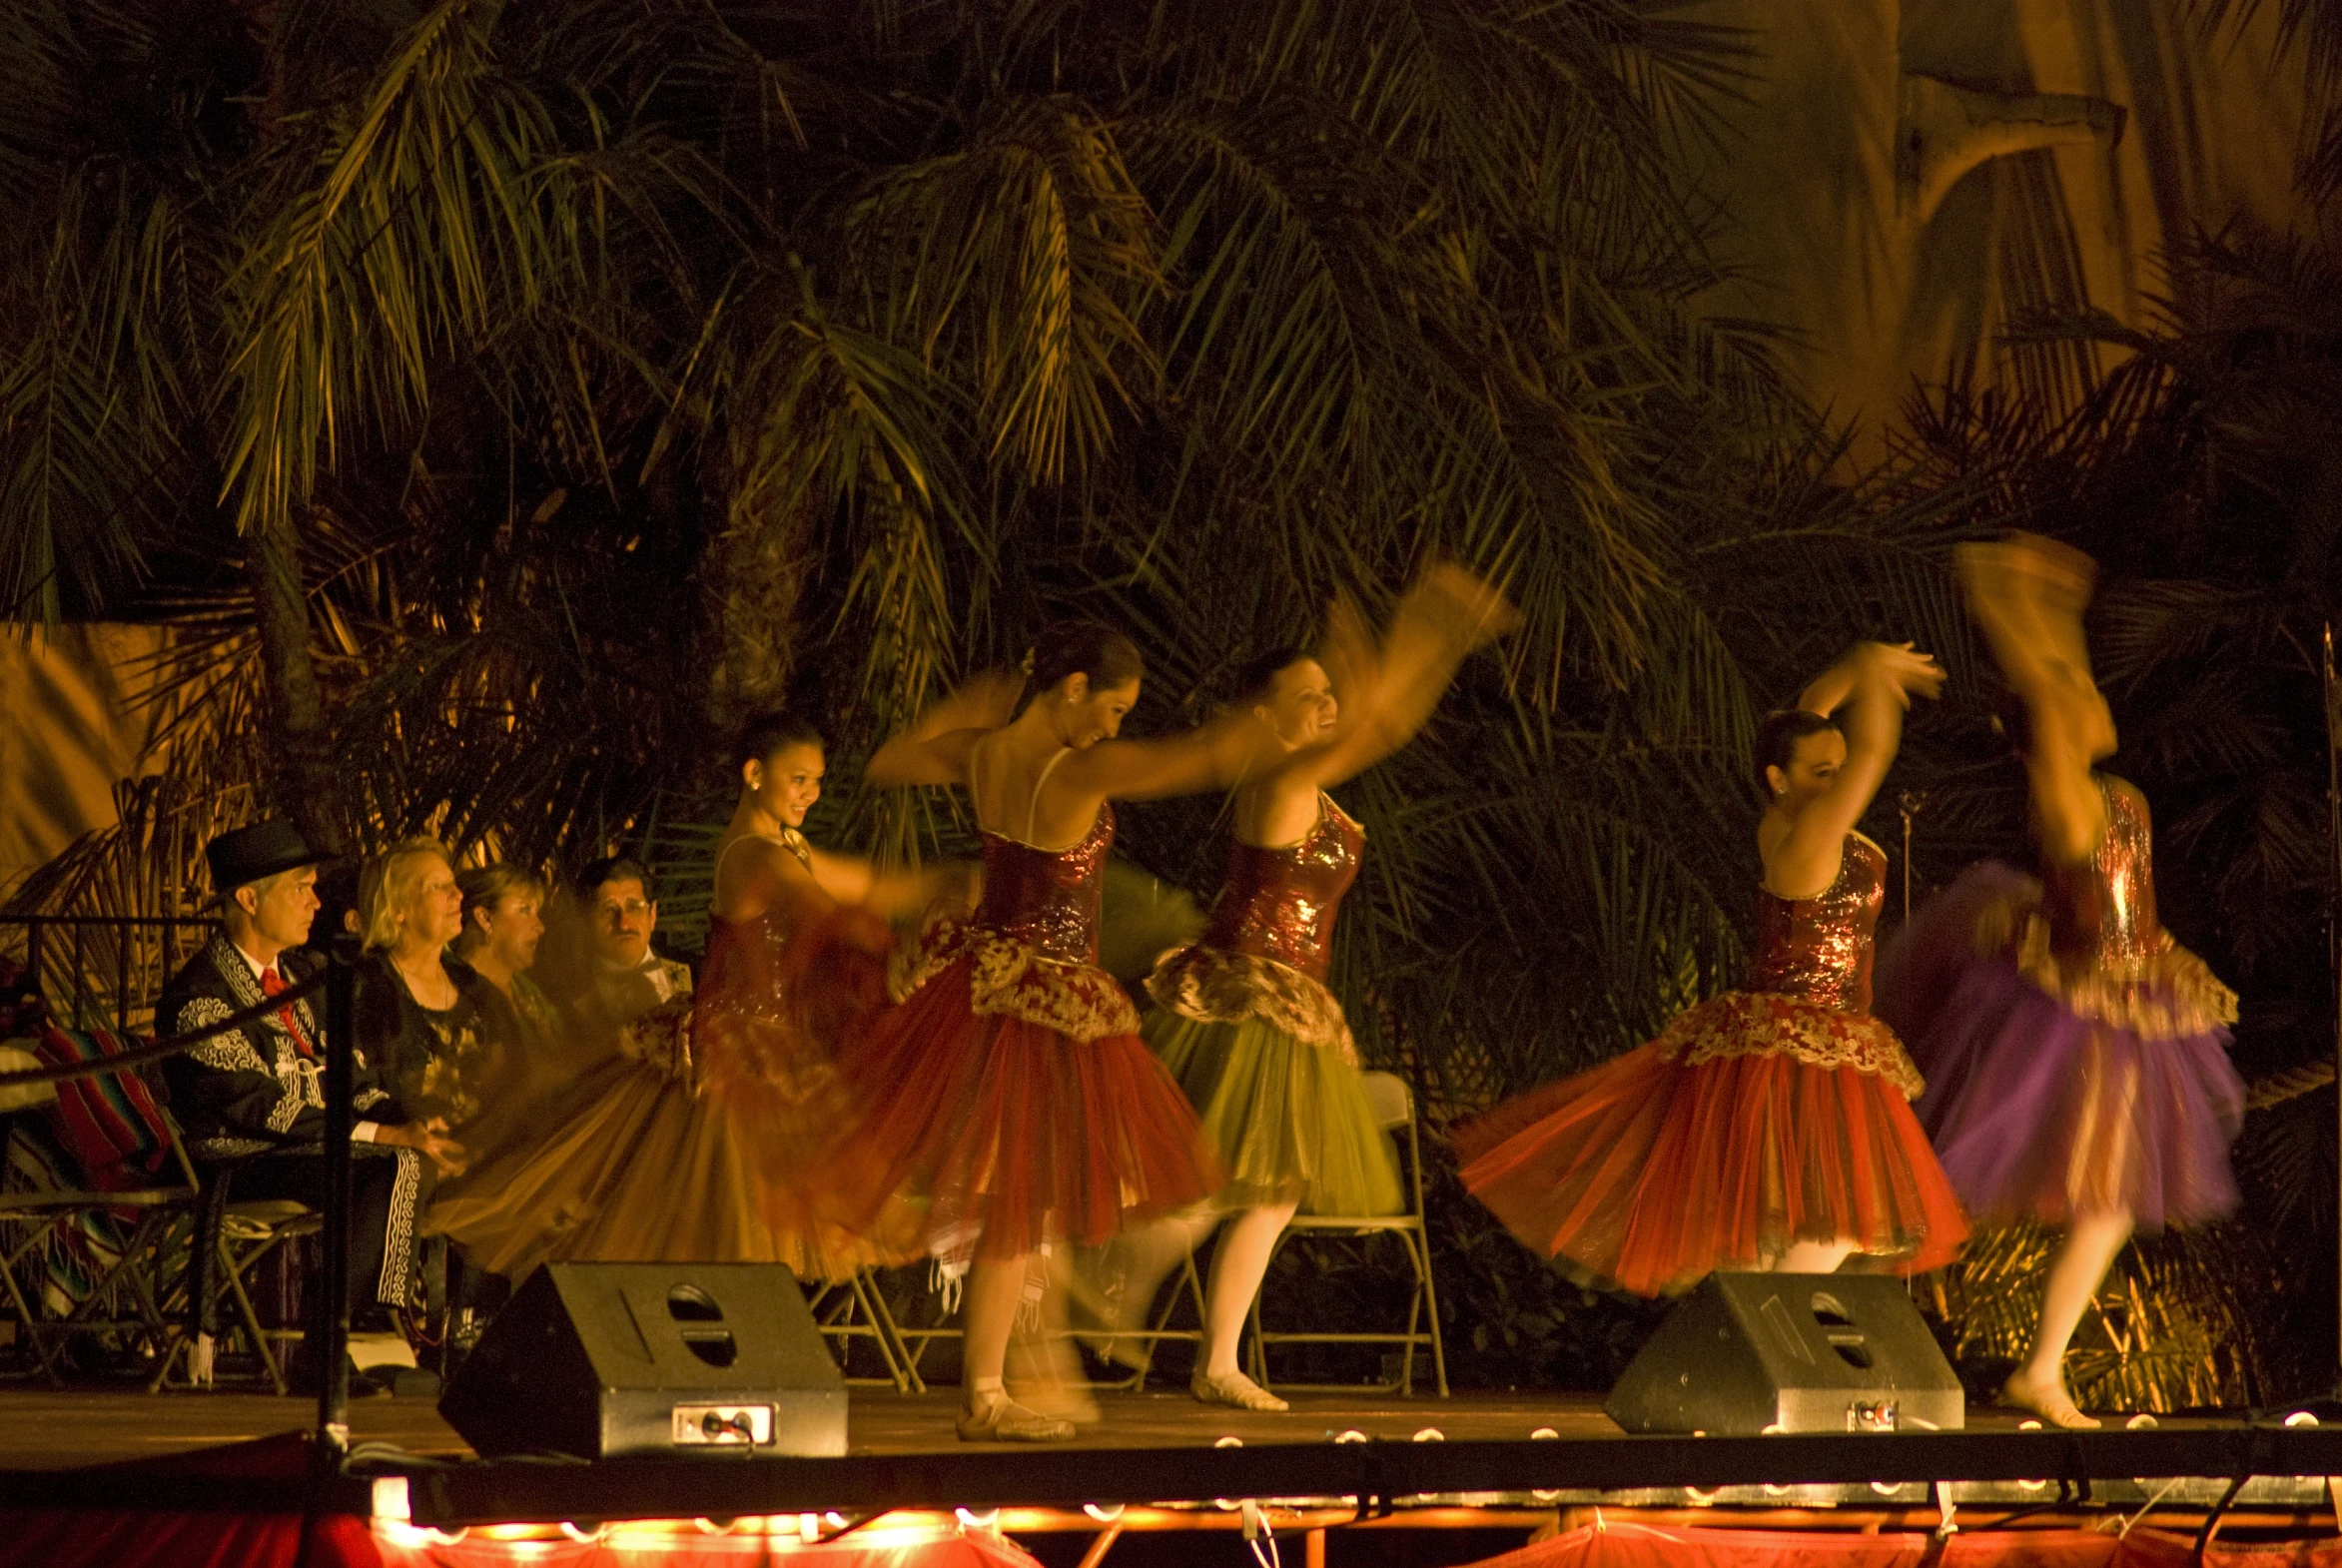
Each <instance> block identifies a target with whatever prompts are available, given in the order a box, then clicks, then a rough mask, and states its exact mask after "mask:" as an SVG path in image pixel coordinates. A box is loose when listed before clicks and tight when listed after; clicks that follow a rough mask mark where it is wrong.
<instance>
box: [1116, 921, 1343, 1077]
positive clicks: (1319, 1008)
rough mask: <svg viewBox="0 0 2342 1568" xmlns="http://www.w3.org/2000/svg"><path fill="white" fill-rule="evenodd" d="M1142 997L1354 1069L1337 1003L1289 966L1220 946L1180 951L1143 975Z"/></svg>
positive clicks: (1200, 1020) (1205, 1021) (1182, 1014)
mask: <svg viewBox="0 0 2342 1568" xmlns="http://www.w3.org/2000/svg"><path fill="white" fill-rule="evenodd" d="M1147 994H1148V995H1149V996H1151V997H1153V998H1154V999H1155V1002H1156V1005H1157V1006H1158V1007H1161V1008H1162V1009H1164V1010H1165V1011H1166V1012H1170V1013H1176V1014H1177V1015H1179V1017H1181V1018H1189V1019H1193V1020H1194V1021H1195V1022H1196V1023H1198V1024H1246V1023H1251V1022H1253V1021H1255V1020H1257V1021H1258V1022H1260V1023H1263V1024H1266V1025H1268V1026H1269V1027H1270V1028H1272V1029H1276V1030H1279V1031H1281V1032H1283V1033H1284V1034H1287V1035H1290V1036H1291V1037H1292V1038H1293V1039H1294V1040H1296V1041H1298V1042H1300V1043H1301V1044H1302V1045H1304V1046H1315V1047H1319V1048H1322V1049H1324V1050H1328V1051H1331V1052H1333V1053H1334V1054H1335V1055H1337V1056H1339V1057H1340V1058H1341V1059H1342V1061H1344V1062H1346V1063H1348V1064H1349V1065H1350V1066H1351V1067H1356V1066H1357V1065H1358V1047H1357V1043H1356V1042H1355V1041H1354V1040H1352V1039H1351V1038H1350V1024H1349V1020H1348V1019H1346V1018H1344V1017H1343V1016H1342V1010H1341V1004H1340V1003H1339V1002H1336V1001H1335V1000H1334V997H1333V993H1332V992H1330V991H1328V990H1326V989H1325V987H1324V986H1323V985H1321V984H1320V983H1319V982H1317V981H1315V980H1313V979H1311V978H1310V977H1309V976H1307V975H1304V974H1302V973H1301V972H1300V971H1299V970H1297V969H1295V968H1293V967H1292V965H1290V964H1283V963H1279V962H1278V961H1276V960H1275V959H1272V958H1262V957H1260V956H1259V955H1258V954H1254V953H1230V952H1228V951H1226V950H1225V949H1223V948H1212V947H1201V946H1197V947H1189V948H1180V949H1179V950H1178V951H1176V952H1174V953H1166V954H1165V955H1164V956H1163V957H1162V959H1160V960H1159V961H1158V962H1157V963H1156V966H1155V973H1153V974H1152V975H1149V976H1148V977H1147Z"/></svg>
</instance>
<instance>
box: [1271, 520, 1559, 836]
mask: <svg viewBox="0 0 2342 1568" xmlns="http://www.w3.org/2000/svg"><path fill="white" fill-rule="evenodd" d="M1519 619H1520V617H1519V615H1518V614H1517V613H1516V612H1515V611H1514V609H1513V607H1512V606H1511V605H1510V604H1509V603H1507V602H1506V601H1505V597H1504V594H1503V593H1502V592H1501V591H1500V590H1499V589H1497V588H1496V587H1495V585H1493V584H1492V583H1489V582H1487V581H1485V580H1483V579H1481V578H1479V577H1475V576H1473V575H1472V574H1471V573H1470V572H1467V571H1465V570H1463V569H1462V568H1461V567H1457V566H1448V565H1441V566H1436V567H1434V568H1432V569H1431V570H1430V571H1429V572H1427V573H1425V574H1424V577H1423V579H1422V581H1420V582H1418V583H1416V584H1415V586H1414V587H1413V588H1412V589H1410V590H1409V591H1408V593H1407V595H1406V597H1405V598H1403V599H1401V600H1400V601H1399V605H1398V609H1397V610H1396V612H1395V613H1393V615H1392V617H1391V622H1390V627H1389V629H1388V630H1387V631H1386V632H1385V633H1384V635H1383V639H1382V645H1381V646H1380V647H1379V648H1373V647H1370V646H1369V645H1368V644H1367V640H1366V637H1365V634H1364V628H1363V626H1362V625H1360V624H1359V622H1358V618H1357V611H1356V609H1355V608H1354V607H1353V606H1351V605H1350V604H1349V603H1348V602H1347V601H1342V602H1338V603H1337V604H1336V605H1335V606H1334V608H1333V611H1332V612H1331V614H1330V615H1329V616H1328V619H1327V638H1326V656H1325V659H1324V663H1325V664H1326V666H1327V668H1328V670H1329V671H1330V672H1331V673H1332V674H1333V678H1334V691H1335V693H1336V695H1337V696H1338V697H1339V698H1340V702H1341V708H1340V713H1341V717H1340V719H1339V720H1338V721H1337V723H1336V725H1335V728H1334V733H1333V735H1332V736H1331V737H1330V738H1329V739H1327V740H1324V741H1321V742H1319V743H1318V744H1316V745H1312V746H1304V747H1302V748H1301V749H1299V750H1297V751H1295V752H1293V753H1292V754H1291V755H1290V756H1289V757H1287V758H1285V759H1284V760H1283V761H1281V762H1279V763H1276V764H1274V772H1275V773H1277V774H1278V775H1281V776H1282V777H1284V778H1288V779H1290V780H1291V781H1292V782H1294V783H1295V784H1300V785H1305V786H1307V787H1309V788H1311V789H1323V788H1326V787H1328V786H1331V785H1334V784H1338V783H1340V782H1341V781H1342V780H1344V779H1347V778H1350V777H1352V776H1354V775H1356V774H1358V773H1360V772H1363V771H1364V770H1365V769H1367V768H1369V767H1371V766H1373V765H1374V764H1375V763H1377V762H1379V761H1381V760H1382V759H1383V758H1384V757H1387V756H1389V755H1390V754H1391V753H1392V752H1394V751H1396V750H1397V749H1398V748H1399V747H1401V746H1403V745H1405V744H1406V743H1407V742H1408V741H1409V740H1411V739H1413V738H1414V735H1415V732H1416V731H1417V730H1419V729H1421V728H1422V727H1423V725H1424V722H1425V721H1426V720H1428V719H1429V718H1430V717H1431V711H1432V709H1434V708H1436V707H1437V706H1438V705H1439V699H1440V696H1441V695H1442V694H1443V693H1444V692H1445V691H1446V690H1447V688H1448V685H1449V683H1450V682H1452V681H1453V680H1454V679H1455V672H1456V670H1457V668H1458V667H1459V666H1460V665H1461V664H1462V663H1463V661H1464V659H1465V658H1466V657H1467V656H1468V655H1470V654H1471V652H1472V651H1473V650H1474V649H1476V648H1480V647H1483V646H1485V645H1486V644H1488V643H1490V642H1493V641H1495V640H1496V639H1497V638H1498V637H1501V636H1503V635H1504V634H1505V633H1506V632H1508V631H1510V630H1511V629H1512V628H1513V626H1514V625H1516V624H1517V623H1518V622H1519Z"/></svg>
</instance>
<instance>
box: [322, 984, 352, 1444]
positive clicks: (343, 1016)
mask: <svg viewBox="0 0 2342 1568" xmlns="http://www.w3.org/2000/svg"><path fill="white" fill-rule="evenodd" d="M330 952H331V956H330V957H329V958H328V959H327V961H326V1087H325V1096H326V1216H325V1219H326V1222H325V1235H324V1245H325V1253H326V1258H325V1263H326V1277H325V1280H324V1285H325V1294H326V1301H325V1310H324V1311H322V1312H320V1313H318V1315H317V1318H316V1319H315V1320H316V1321H317V1323H318V1325H319V1326H320V1327H321V1328H322V1329H323V1330H324V1332H325V1336H326V1342H325V1343H324V1344H322V1345H319V1346H317V1347H316V1349H317V1353H316V1358H315V1360H314V1361H313V1363H312V1364H313V1365H315V1366H316V1367H317V1369H318V1458H319V1460H320V1461H321V1463H323V1464H325V1465H328V1466H331V1467H334V1468H339V1467H340V1466H341V1464H342V1461H343V1460H344V1459H345V1458H346V1457H348V1455H349V1452H350V1126H351V1120H352V1119H351V1114H350V1097H351V1094H352V1086H353V1081H354V1077H355V1075H354V1073H353V1071H352V1065H351V1064H352V1053H353V1051H354V1050H355V1048H356V1044H357V1043H356V1041H355V1040H354V1039H353V1036H354V1034H355V1032H356V1030H355V1020H356V1015H357V1012H358V1009H357V1006H356V997H357V990H358V971H357V969H356V967H355V966H354V965H353V963H352V962H351V956H350V955H348V954H346V953H344V952H343V951H342V944H341V943H339V942H337V943H336V944H334V946H333V948H332V949H331V950H330Z"/></svg>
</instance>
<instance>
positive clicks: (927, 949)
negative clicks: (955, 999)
mask: <svg viewBox="0 0 2342 1568" xmlns="http://www.w3.org/2000/svg"><path fill="white" fill-rule="evenodd" d="M963 958H965V959H967V960H969V961H970V973H969V1002H970V1006H971V1007H972V1008H973V1009H974V1011H975V1012H976V1014H977V1016H979V1017H992V1018H1013V1019H1017V1020H1019V1021H1020V1022H1022V1023H1027V1024H1038V1025H1040V1026H1041V1027H1042V1028H1044V1029H1054V1030H1056V1031H1057V1032H1058V1033H1059V1034H1061V1035H1064V1036H1066V1037H1068V1038H1069V1039H1073V1040H1080V1041H1085V1042H1087V1041H1092V1040H1103V1039H1105V1038H1106V1037H1107V1036H1109V1035H1136V1034H1138V1033H1139V1010H1138V1009H1137V1008H1135V1007H1133V1006H1132V1005H1131V998H1130V994H1129V993H1128V992H1126V991H1124V990H1123V988H1122V987H1121V986H1120V985H1119V984H1117V983H1116V981H1115V978H1114V977H1113V976H1112V975H1110V974H1108V973H1107V972H1106V971H1105V970H1103V969H1100V968H1099V967H1098V966H1097V965H1095V964H1071V963H1067V962H1066V961H1064V960H1062V959H1054V958H1047V957H1044V956H1043V955H1041V954H1039V953H1036V952H1034V951H1033V949H1031V948H1029V947H1027V946H1025V944H1023V943H1022V942H1017V941H1014V940H1012V939H1010V938H1008V937H1004V936H1002V935H1001V934H1000V933H999V932H996V931H988V930H986V929H985V928H984V927H982V926H973V925H969V924H967V923H965V922H963V921H960V920H957V919H954V918H952V917H949V916H937V917H934V918H931V919H930V920H929V921H928V923H927V925H926V927H925V928H924V929H923V930H921V932H920V933H919V939H918V941H916V942H913V943H911V944H909V945H907V946H906V947H904V948H903V949H901V950H900V951H899V952H898V953H897V954H896V956H895V963H894V967H893V968H892V969H891V970H890V972H889V973H888V975H887V991H888V994H889V995H890V996H892V997H893V998H894V999H895V1000H896V1001H897V1002H901V1001H903V1000H905V999H906V998H908V997H909V996H910V995H911V993H913V992H914V991H917V990H918V989H919V988H920V987H921V986H923V985H925V984H926V983H927V982H928V981H930V980H933V979H934V978H935V977H936V976H938V975H940V974H942V973H943V972H944V971H945V970H947V969H949V968H951V967H952V965H954V964H955V963H958V962H959V961H960V960H961V959H963Z"/></svg>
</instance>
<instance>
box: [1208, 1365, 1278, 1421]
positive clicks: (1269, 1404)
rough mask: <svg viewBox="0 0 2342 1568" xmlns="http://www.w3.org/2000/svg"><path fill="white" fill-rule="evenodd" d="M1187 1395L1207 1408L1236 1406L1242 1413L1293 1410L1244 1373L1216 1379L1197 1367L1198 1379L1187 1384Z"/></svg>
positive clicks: (1219, 1376) (1222, 1374) (1225, 1374)
mask: <svg viewBox="0 0 2342 1568" xmlns="http://www.w3.org/2000/svg"><path fill="white" fill-rule="evenodd" d="M1187 1391H1188V1392H1189V1393H1191V1394H1193V1395H1194V1396H1195V1397H1196V1398H1198V1399H1200V1400H1202V1401H1203V1402H1204V1403H1205V1404H1225V1405H1233V1406H1235V1407H1236V1408H1237V1409H1239V1410H1290V1409H1291V1408H1292V1406H1291V1405H1289V1404H1287V1403H1285V1402H1284V1401H1283V1400H1282V1399H1279V1398H1278V1397H1277V1396H1276V1395H1274V1394H1272V1393H1270V1392H1269V1391H1268V1390H1267V1389H1265V1388H1263V1387H1261V1386H1260V1385H1259V1384H1258V1383H1256V1382H1254V1381H1252V1379H1250V1378H1249V1377H1246V1376H1245V1375H1244V1374H1243V1373H1241V1372H1222V1373H1220V1374H1218V1375H1217V1376H1214V1375H1213V1374H1211V1373H1210V1372H1206V1371H1204V1370H1203V1369H1202V1368H1201V1367H1197V1368H1196V1370H1195V1376H1194V1377H1193V1379H1191V1380H1190V1381H1189V1382H1188V1384H1187Z"/></svg>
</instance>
